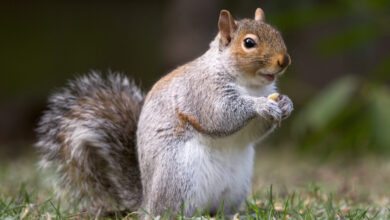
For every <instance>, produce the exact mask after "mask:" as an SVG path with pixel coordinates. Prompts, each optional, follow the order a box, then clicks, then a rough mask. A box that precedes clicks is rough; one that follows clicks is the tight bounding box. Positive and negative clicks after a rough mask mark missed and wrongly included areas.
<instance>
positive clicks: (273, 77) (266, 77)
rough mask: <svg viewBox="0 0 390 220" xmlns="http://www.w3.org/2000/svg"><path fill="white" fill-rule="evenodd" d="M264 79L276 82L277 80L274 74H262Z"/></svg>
mask: <svg viewBox="0 0 390 220" xmlns="http://www.w3.org/2000/svg"><path fill="white" fill-rule="evenodd" d="M261 76H262V77H264V78H265V79H267V80H268V81H274V80H275V75H274V74H261Z"/></svg>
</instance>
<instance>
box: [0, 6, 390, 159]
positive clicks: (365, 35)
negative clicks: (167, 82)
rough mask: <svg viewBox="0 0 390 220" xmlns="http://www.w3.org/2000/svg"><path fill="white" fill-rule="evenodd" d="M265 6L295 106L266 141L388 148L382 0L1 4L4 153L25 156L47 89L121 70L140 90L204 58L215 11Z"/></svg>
mask: <svg viewBox="0 0 390 220" xmlns="http://www.w3.org/2000/svg"><path fill="white" fill-rule="evenodd" d="M257 7H262V8H263V9H264V11H265V13H266V20H267V21H268V22H269V23H271V24H272V25H274V26H276V27H277V28H278V29H279V30H280V31H281V32H282V34H283V36H284V39H285V41H286V44H287V47H288V50H289V53H290V55H291V57H292V65H291V67H290V68H289V69H288V70H287V72H286V74H285V75H284V76H283V77H281V78H280V80H279V82H278V84H279V87H280V90H281V92H282V93H284V94H287V95H289V96H290V97H291V99H292V100H293V101H294V104H295V111H294V112H293V114H292V116H291V118H289V119H288V120H287V121H285V122H284V123H283V126H282V127H281V129H279V130H278V131H277V132H275V133H274V134H273V135H272V136H271V138H269V140H268V141H267V143H268V145H269V148H273V149H274V148H275V149H279V148H289V149H292V150H294V151H297V152H300V153H310V154H313V155H321V156H322V157H328V156H339V155H341V156H345V155H347V156H350V155H366V154H374V155H390V88H389V82H390V1H388V0H327V1H325V0H296V1H282V0H272V1H271V0H268V1H266V0H262V1H260V0H258V1H253V0H241V1H233V0H216V1H210V0H196V1H190V0H169V1H160V0H154V1H141V0H136V1H89V2H88V1H66V2H65V1H64V2H59V1H58V2H57V1H51V2H49V1H48V2H43V1H2V4H1V7H0V27H1V28H0V42H1V43H0V45H1V46H0V156H1V157H0V158H8V159H9V158H15V157H18V156H20V155H23V154H25V153H26V152H27V151H32V150H33V149H32V148H31V144H32V143H33V142H34V141H35V136H34V131H33V130H34V127H35V125H36V123H37V121H38V118H39V116H40V115H41V114H42V111H43V110H44V109H45V104H46V100H47V97H48V96H49V94H50V93H51V92H52V91H54V89H55V88H58V87H61V86H63V85H65V83H66V81H67V80H68V79H72V78H73V77H74V76H76V75H80V74H83V73H87V72H88V71H89V70H91V69H93V70H101V71H103V72H107V71H108V70H112V71H120V72H123V73H125V74H126V75H128V76H131V77H133V78H134V79H135V80H136V82H138V83H140V84H141V85H142V87H143V89H144V90H145V91H148V90H149V89H150V87H151V86H152V85H153V83H154V82H156V81H157V80H158V79H159V78H160V77H162V76H163V75H164V74H166V73H168V72H169V71H170V70H172V69H174V68H175V67H177V66H178V65H180V64H184V63H185V62H187V61H190V60H192V59H194V58H195V57H197V56H199V55H201V54H202V53H203V52H205V51H206V50H207V48H208V44H209V42H210V41H211V40H212V39H213V38H214V36H215V35H216V33H217V20H218V15H219V11H220V10H221V9H228V10H230V11H231V12H232V14H233V16H234V17H235V18H237V19H239V18H245V17H253V15H254V11H255V9H256V8H257Z"/></svg>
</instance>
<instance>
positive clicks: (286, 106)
mask: <svg viewBox="0 0 390 220" xmlns="http://www.w3.org/2000/svg"><path fill="white" fill-rule="evenodd" d="M278 105H279V108H280V110H282V119H286V118H288V116H290V114H291V112H292V111H293V110H294V105H293V102H292V101H291V99H290V98H289V97H288V96H286V95H281V96H280V99H279V100H278Z"/></svg>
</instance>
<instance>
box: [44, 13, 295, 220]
mask: <svg viewBox="0 0 390 220" xmlns="http://www.w3.org/2000/svg"><path fill="white" fill-rule="evenodd" d="M218 29H219V31H218V34H217V36H216V37H215V39H214V40H213V41H212V42H211V43H210V47H209V49H208V50H207V51H206V52H205V53H204V54H203V55H201V56H200V57H198V58H196V59H195V60H193V61H191V62H189V63H187V64H184V65H182V66H180V67H178V68H176V69H175V70H173V71H172V72H171V73H169V74H167V75H165V76H164V77H162V78H161V79H160V80H159V81H158V82H157V83H155V85H154V86H153V87H152V89H151V90H150V91H149V92H148V93H147V95H146V96H145V94H144V93H143V92H142V91H141V90H140V89H139V88H138V87H137V86H136V85H135V83H134V82H133V81H132V80H129V79H128V78H127V77H125V76H124V75H121V74H118V73H110V74H108V76H107V77H106V78H105V77H102V76H101V74H100V73H97V72H93V71H92V73H90V74H89V75H86V76H83V77H79V78H77V79H76V80H73V81H70V83H69V84H68V86H67V87H65V88H62V89H61V90H60V91H58V92H57V93H55V94H54V95H52V96H51V97H50V98H49V105H48V106H49V108H48V110H47V111H46V112H44V114H43V116H42V118H41V120H40V122H39V124H38V128H37V133H38V138H39V141H38V143H37V147H38V149H39V150H40V151H41V156H42V160H41V165H42V166H43V167H55V168H56V170H57V173H58V175H59V178H58V179H57V186H58V188H59V189H60V190H59V195H64V194H65V195H66V196H67V197H68V198H71V199H72V201H77V202H80V203H81V204H82V205H83V207H88V209H90V210H129V211H135V210H138V209H141V208H142V209H143V210H144V211H146V212H148V213H151V214H153V215H163V214H164V213H165V212H166V211H167V210H170V211H173V212H182V214H184V216H191V215H193V214H194V213H198V212H199V211H201V212H202V213H205V212H207V213H210V214H215V213H217V211H218V210H219V209H220V208H221V206H222V205H223V206H224V207H223V212H224V213H225V214H232V213H234V212H235V210H238V209H239V208H240V206H241V205H242V204H243V203H244V201H245V199H246V196H247V195H248V194H249V189H250V185H251V178H252V173H253V163H254V153H255V150H254V145H255V144H256V143H258V142H259V141H261V140H263V139H264V138H265V137H266V136H267V135H268V134H270V133H271V132H272V131H273V130H274V129H275V128H276V127H277V126H278V125H279V124H280V122H281V120H283V119H285V118H287V117H288V116H289V115H290V113H291V111H292V110H293V103H292V101H291V100H290V99H289V98H288V97H287V96H286V95H280V96H279V98H278V99H277V100H272V99H271V98H267V96H268V95H270V94H272V93H276V92H277V88H276V85H275V81H276V78H277V77H278V76H280V75H281V74H283V73H284V71H285V70H286V68H287V67H288V66H289V65H290V63H291V60H290V56H289V55H288V53H287V48H286V45H285V43H284V40H283V38H282V36H281V34H280V33H279V31H277V30H276V29H275V28H274V27H272V26H271V25H269V24H268V23H266V22H265V15H264V12H263V10H262V9H261V8H257V9H256V11H255V17H254V19H242V20H235V19H234V18H233V16H232V15H231V13H230V12H229V11H227V10H221V12H220V15H219V20H218Z"/></svg>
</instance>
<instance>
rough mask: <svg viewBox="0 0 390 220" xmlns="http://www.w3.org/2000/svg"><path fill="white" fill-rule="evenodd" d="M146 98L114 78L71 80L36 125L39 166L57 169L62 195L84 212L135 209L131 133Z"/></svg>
mask: <svg viewBox="0 0 390 220" xmlns="http://www.w3.org/2000/svg"><path fill="white" fill-rule="evenodd" d="M143 99H144V95H143V94H142V92H141V91H140V90H139V89H138V88H137V87H136V86H135V85H134V83H133V82H129V80H128V79H127V78H126V77H125V76H123V75H121V74H118V73H110V74H109V75H108V77H107V79H106V80H105V79H103V78H102V77H101V75H100V74H99V73H96V72H93V71H92V72H91V73H90V74H89V75H88V76H83V77H79V78H77V79H76V80H74V81H70V82H69V84H68V87H67V88H63V89H61V90H60V91H59V92H57V93H56V94H54V95H52V96H51V97H50V99H49V109H48V110H47V111H46V112H45V113H44V115H43V116H42V118H41V121H40V122H39V126H38V128H37V133H38V136H39V142H38V143H37V147H38V148H39V150H40V152H41V153H42V161H41V165H42V166H43V167H48V166H52V167H55V168H57V170H58V175H59V180H58V181H57V182H58V188H59V189H60V194H61V195H65V196H66V198H67V199H70V200H71V202H79V201H81V202H82V204H83V205H84V207H85V208H88V209H90V208H93V209H98V208H103V209H114V210H116V209H121V208H123V207H125V208H127V209H132V210H134V209H137V208H138V207H139V205H140V202H141V198H142V196H141V183H140V176H139V175H140V174H139V168H138V162H137V156H136V149H135V131H136V125H137V121H138V116H139V113H140V110H141V107H142V102H143Z"/></svg>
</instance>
